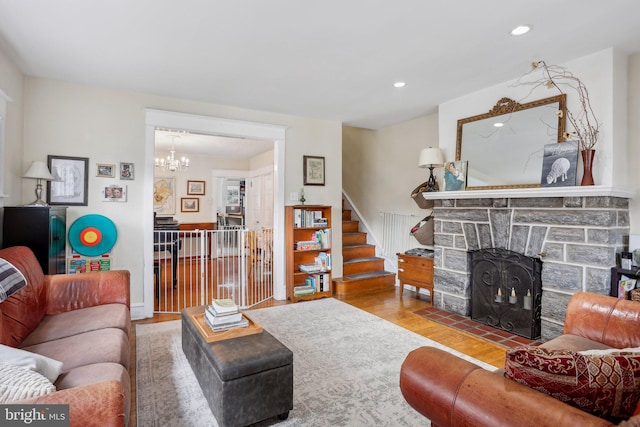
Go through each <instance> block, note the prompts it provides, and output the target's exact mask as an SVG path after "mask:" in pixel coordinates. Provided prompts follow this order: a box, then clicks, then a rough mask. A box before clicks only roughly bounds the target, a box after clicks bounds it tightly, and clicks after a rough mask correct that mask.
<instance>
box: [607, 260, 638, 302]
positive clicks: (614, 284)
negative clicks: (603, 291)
mask: <svg viewBox="0 0 640 427" xmlns="http://www.w3.org/2000/svg"><path fill="white" fill-rule="evenodd" d="M632 268H633V270H627V269H626V268H622V267H611V292H610V295H611V296H612V297H616V298H622V297H621V296H620V295H619V294H620V290H619V289H618V282H619V281H620V279H622V276H627V277H628V278H629V279H636V280H639V281H640V267H632ZM636 286H637V287H638V286H640V285H638V284H636Z"/></svg>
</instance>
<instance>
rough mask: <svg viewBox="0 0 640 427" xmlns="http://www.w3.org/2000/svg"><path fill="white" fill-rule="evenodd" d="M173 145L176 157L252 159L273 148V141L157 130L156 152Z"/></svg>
mask: <svg viewBox="0 0 640 427" xmlns="http://www.w3.org/2000/svg"><path fill="white" fill-rule="evenodd" d="M171 147H173V148H174V149H175V151H176V157H181V156H183V155H185V154H186V155H189V156H191V157H193V156H209V157H219V158H225V159H250V158H252V157H255V156H257V155H259V154H262V153H264V152H267V151H269V150H272V149H273V141H261V140H255V139H243V138H228V137H222V136H215V135H202V134H197V133H184V132H177V131H172V130H156V146H155V150H156V152H164V153H168V152H169V149H170V148H171Z"/></svg>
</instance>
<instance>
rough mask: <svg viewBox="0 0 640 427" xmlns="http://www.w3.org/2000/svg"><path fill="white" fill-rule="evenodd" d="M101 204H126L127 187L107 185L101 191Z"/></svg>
mask: <svg viewBox="0 0 640 427" xmlns="http://www.w3.org/2000/svg"><path fill="white" fill-rule="evenodd" d="M102 201H103V202H126V201H127V186H126V185H119V184H112V185H107V186H106V187H104V188H103V190H102Z"/></svg>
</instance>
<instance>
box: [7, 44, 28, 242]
mask: <svg viewBox="0 0 640 427" xmlns="http://www.w3.org/2000/svg"><path fill="white" fill-rule="evenodd" d="M0 90H2V91H3V92H4V93H5V94H6V95H7V96H8V97H10V98H11V99H12V101H10V102H7V111H6V118H3V119H2V120H3V121H4V125H5V135H4V139H5V147H4V153H0V156H1V157H2V160H1V161H0V174H2V179H0V182H1V181H4V188H0V195H2V194H3V192H4V194H5V195H6V196H7V197H5V198H3V197H0V207H1V206H11V205H14V204H16V203H20V202H21V201H22V192H21V188H22V174H23V173H24V172H26V171H27V170H26V168H23V166H24V165H23V161H22V138H23V136H22V129H23V127H24V126H23V117H24V116H23V105H24V76H23V75H22V73H21V72H20V70H19V69H18V67H17V66H16V65H15V63H14V62H13V61H12V60H11V59H10V58H9V56H8V55H6V53H5V52H4V51H3V50H2V49H0ZM32 184H33V185H32V187H31V189H32V190H31V194H30V196H31V197H33V200H35V198H36V197H35V194H34V193H33V189H35V182H32ZM0 187H2V186H0ZM30 201H31V200H30ZM1 233H2V230H1V228H0V235H1Z"/></svg>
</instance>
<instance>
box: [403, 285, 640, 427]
mask: <svg viewBox="0 0 640 427" xmlns="http://www.w3.org/2000/svg"><path fill="white" fill-rule="evenodd" d="M639 326H640V303H638V302H635V301H625V300H620V299H617V298H613V297H608V296H603V295H596V294H590V293H585V292H579V293H577V294H575V295H573V296H572V297H571V300H570V301H569V305H568V307H567V313H566V317H565V325H564V334H563V335H561V336H559V337H557V338H554V339H553V340H551V341H548V342H546V343H544V344H542V345H541V347H545V348H549V349H565V350H573V351H581V350H588V349H606V348H628V347H640V327H639ZM400 389H401V391H402V394H403V396H404V398H405V400H406V401H407V402H408V403H409V404H410V405H411V406H412V407H413V408H414V409H415V410H417V411H418V412H420V413H421V414H422V415H424V416H425V417H427V418H429V419H430V420H431V423H432V425H434V426H440V427H445V426H454V425H455V426H516V425H517V426H532V427H533V426H535V427H542V426H549V427H560V426H572V427H573V426H577V425H580V426H610V425H613V424H611V422H609V421H607V420H604V419H601V418H598V417H596V416H594V415H591V414H589V413H587V412H584V411H582V410H580V409H577V408H575V407H573V406H570V405H568V404H566V403H563V402H561V401H559V400H556V399H554V398H553V397H550V396H548V395H546V394H543V393H541V392H538V391H536V390H533V389H531V388H529V387H527V386H524V385H521V384H519V383H516V382H515V381H512V380H510V379H507V378H505V377H504V376H503V373H502V370H497V371H495V372H490V371H487V370H485V369H482V368H480V367H479V366H477V365H475V364H473V363H470V362H468V361H466V360H463V359H460V358H458V357H456V356H454V355H452V354H450V353H447V352H445V351H442V350H439V349H436V348H433V347H421V348H418V349H416V350H414V351H412V352H411V353H409V355H408V356H407V358H406V359H405V361H404V363H403V365H402V368H401V371H400ZM636 418H640V416H636V417H633V418H632V419H631V420H629V421H630V422H632V423H633V422H634V421H635V422H638V424H635V423H633V424H632V425H640V419H636Z"/></svg>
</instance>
